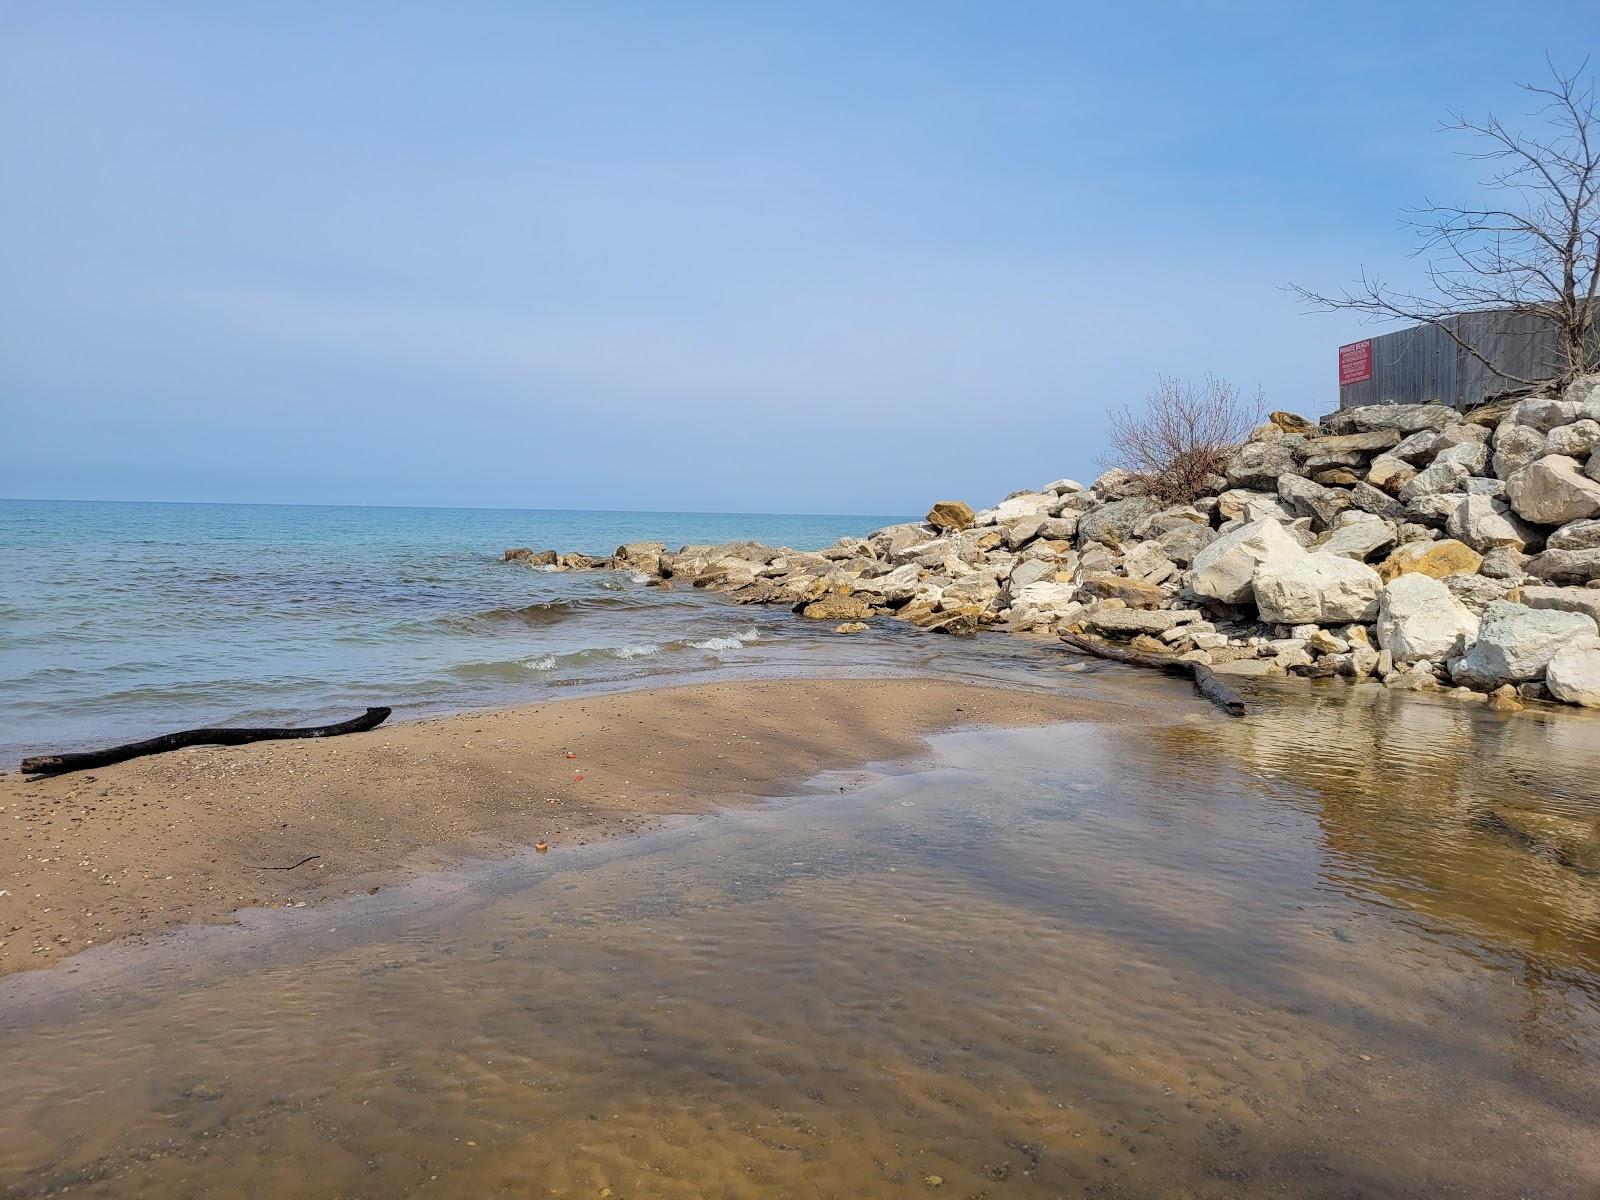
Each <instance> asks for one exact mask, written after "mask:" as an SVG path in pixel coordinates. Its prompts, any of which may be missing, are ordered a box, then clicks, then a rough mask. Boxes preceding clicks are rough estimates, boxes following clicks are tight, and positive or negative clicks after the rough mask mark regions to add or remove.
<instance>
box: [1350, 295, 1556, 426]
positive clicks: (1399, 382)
mask: <svg viewBox="0 0 1600 1200" xmlns="http://www.w3.org/2000/svg"><path fill="white" fill-rule="evenodd" d="M1451 329H1452V330H1453V331H1454V332H1455V333H1456V334H1457V336H1459V337H1461V338H1462V339H1463V340H1465V341H1467V342H1469V343H1470V344H1471V345H1473V346H1474V347H1476V348H1477V349H1478V350H1479V351H1480V352H1481V353H1483V354H1484V356H1485V357H1487V358H1488V359H1489V360H1490V361H1491V362H1493V363H1494V364H1495V365H1496V366H1497V367H1499V368H1500V369H1501V370H1502V371H1505V372H1508V373H1509V374H1511V375H1516V376H1521V377H1523V378H1525V379H1536V380H1537V379H1548V378H1552V377H1553V376H1555V375H1557V374H1559V368H1558V366H1557V354H1556V339H1555V335H1554V333H1553V332H1552V331H1551V329H1550V327H1549V325H1548V323H1546V322H1544V321H1542V320H1540V319H1539V318H1537V317H1531V316H1526V315H1522V314H1517V313H1510V312H1503V311H1492V312H1477V313H1465V314H1463V315H1462V316H1459V317H1455V318H1453V319H1452V324H1451ZM1525 390H1527V389H1526V386H1525V385H1522V384H1518V383H1515V382H1512V381H1510V380H1508V379H1506V378H1505V377H1504V376H1502V375H1499V374H1496V373H1495V372H1494V371H1492V370H1490V369H1489V367H1487V366H1485V365H1484V364H1483V363H1482V362H1480V361H1479V360H1478V359H1476V358H1474V357H1473V356H1472V355H1471V354H1469V353H1468V352H1467V351H1465V350H1463V349H1461V348H1460V347H1459V346H1458V345H1457V344H1456V342H1455V340H1454V339H1453V338H1451V337H1450V335H1449V334H1448V333H1446V332H1445V331H1444V330H1443V329H1439V328H1437V327H1436V326H1433V325H1415V326H1412V327H1411V328H1410V329H1400V330H1396V331H1395V332H1394V333H1386V334H1383V335H1382V336H1380V337H1375V338H1373V339H1372V378H1371V379H1367V380H1364V381H1362V382H1360V383H1351V384H1346V385H1345V386H1343V387H1341V388H1340V389H1339V407H1340V408H1353V407H1355V406H1356V405H1360V404H1394V403H1400V404H1425V403H1428V402H1429V401H1435V400H1437V401H1442V402H1443V403H1445V404H1452V405H1454V406H1455V407H1457V408H1470V407H1472V406H1473V405H1476V404H1482V403H1483V402H1484V401H1485V400H1490V399H1493V398H1494V397H1495V396H1497V395H1502V394H1504V393H1506V392H1517V391H1525Z"/></svg>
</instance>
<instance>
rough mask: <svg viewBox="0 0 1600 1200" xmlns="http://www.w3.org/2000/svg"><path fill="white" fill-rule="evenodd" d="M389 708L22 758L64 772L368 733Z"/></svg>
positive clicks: (27, 769)
mask: <svg viewBox="0 0 1600 1200" xmlns="http://www.w3.org/2000/svg"><path fill="white" fill-rule="evenodd" d="M393 711H394V710H393V709H389V708H369V709H367V711H366V712H365V713H363V714H362V715H361V716H359V717H352V718H351V719H350V720H348V721H340V722H338V723H337V724H334V725H302V726H298V727H297V726H282V725H273V726H266V727H264V728H257V729H229V728H226V727H223V728H215V729H185V730H183V731H182V732H181V733H165V734H162V735H161V736H160V737H153V738H146V739H145V740H144V741H142V742H128V743H127V744H126V745H122V746H112V747H111V748H109V749H107V750H84V751H80V752H77V753H72V754H38V755H35V756H34V757H32V758H25V759H23V760H22V771H23V773H24V774H27V775H64V774H66V773H67V772H68V771H85V770H88V769H89V768H90V767H105V766H110V765H111V764H112V763H119V762H127V761H128V759H130V758H143V757H144V756H145V755H147V754H164V753H165V752H166V751H168V750H182V749H183V748H184V747H185V746H242V745H244V744H245V743H246V742H271V741H280V740H283V739H286V738H325V737H338V736H339V735H340V734H341V733H365V732H366V731H367V730H369V729H376V728H377V727H378V726H379V725H382V724H383V723H384V722H385V721H386V720H388V719H389V714H390V713H391V712H393Z"/></svg>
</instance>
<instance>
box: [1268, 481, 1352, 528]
mask: <svg viewBox="0 0 1600 1200" xmlns="http://www.w3.org/2000/svg"><path fill="white" fill-rule="evenodd" d="M1278 499H1279V500H1280V501H1282V503H1283V504H1284V506H1285V507H1286V508H1288V510H1289V511H1290V512H1292V513H1293V514H1294V515H1295V516H1297V517H1310V518H1311V519H1312V520H1314V521H1315V522H1316V523H1317V524H1318V525H1319V526H1321V527H1322V528H1323V529H1331V528H1333V523H1334V520H1335V518H1337V517H1338V515H1339V514H1340V513H1342V512H1343V511H1344V510H1345V509H1347V508H1349V507H1350V497H1349V496H1348V495H1347V494H1346V493H1344V492H1342V491H1340V490H1339V489H1338V488H1328V487H1323V486H1322V485H1321V484H1317V483H1312V482H1311V481H1310V480H1309V479H1305V478H1302V477H1301V476H1299V475H1284V476H1281V477H1280V478H1279V480H1278Z"/></svg>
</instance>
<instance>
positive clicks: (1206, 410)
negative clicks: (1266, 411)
mask: <svg viewBox="0 0 1600 1200" xmlns="http://www.w3.org/2000/svg"><path fill="white" fill-rule="evenodd" d="M1261 408H1262V403H1261V395H1260V393H1259V391H1258V392H1257V394H1256V396H1255V399H1254V401H1253V402H1247V401H1244V400H1242V399H1240V396H1239V389H1238V388H1237V387H1235V386H1234V385H1233V384H1231V383H1228V382H1227V381H1226V380H1222V379H1218V378H1217V377H1216V376H1215V375H1207V376H1206V377H1205V381H1204V382H1203V383H1199V384H1195V383H1191V382H1188V381H1187V380H1179V379H1168V378H1167V377H1165V376H1162V377H1160V378H1159V379H1158V380H1157V383H1156V388H1155V391H1153V392H1151V393H1150V394H1149V395H1148V396H1147V397H1145V402H1144V407H1143V408H1141V409H1134V408H1133V407H1132V406H1130V405H1123V406H1122V408H1120V409H1117V410H1116V411H1114V412H1112V413H1111V414H1110V419H1111V428H1110V431H1109V434H1108V437H1107V439H1106V444H1107V449H1106V453H1105V454H1104V455H1103V456H1102V458H1101V460H1100V461H1101V465H1102V466H1107V467H1121V468H1123V469H1124V470H1127V471H1132V472H1133V473H1134V474H1136V475H1138V476H1139V477H1140V478H1141V479H1143V480H1144V484H1145V487H1146V489H1147V490H1148V491H1149V492H1150V494H1151V495H1153V496H1156V497H1157V498H1159V499H1161V500H1162V501H1164V502H1165V503H1168V504H1187V503H1188V502H1189V501H1191V500H1193V499H1195V498H1196V497H1197V496H1202V495H1205V494H1206V493H1207V492H1208V491H1209V490H1210V489H1209V488H1208V486H1207V484H1208V480H1209V479H1210V477H1211V476H1213V475H1219V474H1221V473H1222V471H1223V469H1224V467H1226V465H1227V461H1228V456H1229V454H1231V453H1232V452H1233V450H1234V449H1235V448H1236V447H1237V446H1238V445H1239V444H1240V443H1241V442H1243V441H1244V439H1245V438H1246V436H1248V434H1249V433H1250V429H1251V427H1252V426H1254V425H1255V423H1256V421H1258V420H1259V419H1260V416H1261Z"/></svg>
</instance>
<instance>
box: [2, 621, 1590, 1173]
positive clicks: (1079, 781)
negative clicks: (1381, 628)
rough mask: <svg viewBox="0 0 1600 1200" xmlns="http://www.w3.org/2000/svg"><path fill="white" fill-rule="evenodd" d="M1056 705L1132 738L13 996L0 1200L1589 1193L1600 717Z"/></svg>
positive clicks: (200, 947)
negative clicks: (1108, 717)
mask: <svg viewBox="0 0 1600 1200" xmlns="http://www.w3.org/2000/svg"><path fill="white" fill-rule="evenodd" d="M1001 640H1003V639H995V641H997V642H998V641H1001ZM967 645H968V646H969V647H972V646H973V644H972V643H968V644H967ZM977 649H978V650H979V651H980V652H981V653H986V652H987V651H986V650H984V649H983V642H982V640H980V643H978V644H977ZM994 669H996V670H1003V667H1002V666H996V667H995V668H994ZM1076 679H1077V681H1078V682H1077V685H1078V686H1081V687H1086V688H1090V689H1091V690H1092V689H1093V688H1094V687H1100V688H1102V689H1103V691H1104V694H1106V695H1107V696H1109V697H1115V698H1117V699H1121V700H1129V699H1140V700H1142V701H1143V702H1145V703H1146V705H1147V711H1148V712H1149V713H1150V720H1149V722H1148V724H1147V725H1146V726H1145V727H1143V728H1128V727H1098V726H1095V725H1090V724H1077V725H1069V726H1062V727H1056V728H1047V729H1039V730H1026V731H1016V732H1004V733H996V732H982V731H978V732H969V733H958V734H954V735H950V736H947V737H943V738H941V739H939V740H938V742H937V745H936V747H935V750H934V751H933V752H932V753H930V754H929V756H928V757H927V758H926V759H925V760H924V761H920V762H916V763H901V764H888V765H883V766H881V767H879V768H877V769H874V770H869V771H859V772H849V773H840V774H836V775H828V776H824V777H822V778H819V779H816V780H812V781H810V783H809V784H808V785H807V786H805V787H803V788H797V790H796V794H795V795H794V797H793V798H791V799H789V800H785V801H781V802H777V803H773V804H768V805H763V806H761V807H759V808H754V809H745V810H738V811H731V812H727V813H724V814H721V815H718V816H714V817H709V818H703V819H699V820H693V821H683V822H680V823H677V824H675V825H673V826H671V827H669V828H667V829H666V830H664V831H662V832H660V833H657V834H652V835H649V836H647V837H644V838H638V839H631V840H625V841H620V842H615V843H611V844H609V845H606V846H602V847H587V848H573V849H570V850H569V849H565V848H560V847H558V848H557V849H555V850H553V851H552V852H551V853H549V854H548V855H543V856H540V855H535V854H531V853H530V854H527V855H522V856H514V857H512V858H509V859H504V860H498V861H495V862H489V863H483V864H479V865H476V866H472V867H469V868H466V869H462V870H459V871H455V872H451V873H448V874H443V875H433V876H427V877H423V878H421V879H418V880H417V881H416V882H414V883H412V884H410V885H407V886H402V887H399V888H396V889H392V890H386V891H385V892H382V893H380V894H379V895H377V896H371V897H369V896H365V895H363V896H360V897H358V898H355V899H352V900H349V901H342V902H338V903H334V904H330V905H325V906H321V907H316V908H308V909H303V910H289V911H283V910H279V911H274V912H258V913H254V914H247V916H246V918H245V923H244V926H243V927H242V928H237V927H235V928H211V929H203V930H196V931H193V932H190V933H185V934H180V935H177V936H173V937H168V938H163V939H157V940H155V941H154V942H152V943H151V944H149V945H146V946H143V947H138V946H131V945H121V946H111V947H106V948H102V949H98V950H95V951H92V952H90V953H88V954H85V955H80V956H78V957H77V958H75V959H73V960H69V962H67V963H66V964H64V965H63V966H62V967H60V968H57V969H54V970H51V971H47V972H34V973H26V974H21V975H15V976H11V977H10V978H8V979H5V980H0V1027H3V1028H4V1029H5V1037H4V1038H3V1039H0V1078H3V1079H4V1080H5V1081H6V1087H5V1103H4V1104H3V1105H0V1196H3V1197H6V1198H8V1200H9V1198H21V1197H38V1196H52V1195H60V1194H68V1193H70V1194H72V1195H79V1196H96V1197H124V1196H152V1197H153V1196H160V1197H202V1196H204V1197H215V1196H230V1197H263V1198H266V1197H277V1196H285V1195H294V1196H299V1197H397V1196H417V1197H461V1198H467V1197H471V1198H473V1200H478V1198H482V1197H512V1196H515V1197H529V1196H558V1197H583V1198H588V1197H608V1196H609V1197H615V1198H618V1200H623V1198H630V1197H672V1198H680V1197H681V1198H689V1197H706V1196H715V1197H736V1198H743V1197H814V1196H820V1197H839V1198H854V1197H863V1196H885V1197H887V1196H900V1197H923V1198H926V1197H929V1196H935V1197H937V1196H946V1195H948V1196H956V1197H1023V1198H1029V1200H1031V1198H1033V1197H1059V1196H1071V1197H1137V1198H1141V1200H1145V1198H1154V1197H1183V1198H1223V1197H1226V1198H1230V1200H1234V1198H1237V1200H1243V1198H1246V1197H1249V1198H1252V1200H1253V1198H1256V1197H1263V1196H1282V1197H1305V1198H1317V1200H1331V1198H1335V1197H1337V1198H1342V1200H1358V1198H1373V1200H1376V1198H1379V1197H1383V1198H1389V1197H1417V1198H1419V1200H1420V1198H1424V1197H1427V1198H1432V1197H1443V1196H1449V1197H1458V1198H1461V1197H1466V1198H1485V1200H1488V1198H1494V1200H1504V1198H1507V1197H1530V1198H1531V1197H1537V1198H1539V1200H1568V1198H1570V1200H1593V1197H1595V1196H1596V1195H1600V1087H1597V1086H1596V1079H1597V1078H1600V860H1595V859H1592V858H1589V857H1585V855H1586V854H1587V853H1588V852H1589V851H1592V850H1593V848H1594V846H1595V845H1596V844H1597V842H1596V841H1595V840H1594V839H1595V835H1596V833H1597V831H1600V803H1597V801H1596V798H1595V792H1594V788H1593V780H1594V778H1595V776H1596V771H1597V768H1600V751H1597V740H1596V736H1595V726H1594V723H1593V719H1592V718H1591V717H1586V716H1585V715H1583V714H1573V713H1566V712H1556V711H1543V710H1530V711H1529V712H1526V713H1520V714H1513V715H1510V716H1500V715H1497V714H1493V713H1490V712H1488V711H1486V710H1485V708H1484V707H1483V706H1481V705H1476V706H1475V705H1465V704H1462V703H1460V702H1458V701H1455V700H1453V699H1450V698H1447V697H1430V696H1409V695H1395V694H1392V693H1388V692H1386V691H1384V690H1383V689H1381V688H1376V689H1373V688H1366V689H1356V688H1351V687H1348V686H1344V685H1333V684H1330V685H1326V686H1320V687H1318V686H1304V685H1283V686H1281V687H1274V686H1272V685H1270V684H1267V683H1263V682H1258V681H1251V683H1250V687H1251V690H1252V696H1253V698H1254V699H1255V700H1256V701H1257V702H1258V711H1257V713H1256V714H1255V715H1252V716H1251V717H1249V718H1247V719H1245V720H1228V719H1225V718H1222V717H1219V716H1216V715H1214V714H1213V713H1212V712H1210V711H1209V710H1207V709H1205V708H1204V707H1203V706H1202V705H1199V704H1197V703H1195V702H1193V701H1192V700H1191V699H1190V698H1189V697H1188V696H1187V694H1186V692H1185V691H1184V690H1183V689H1182V688H1181V687H1180V686H1179V685H1177V684H1172V683H1168V682H1166V681H1164V680H1155V679H1147V678H1144V677H1142V676H1141V675H1139V674H1132V673H1129V672H1126V671H1125V670H1123V669H1121V668H1116V667H1106V668H1103V669H1102V668H1097V669H1096V670H1095V671H1094V672H1092V673H1090V674H1088V675H1082V676H1078V677H1076ZM1018 681H1021V680H1020V679H1019V680H1018ZM841 789H844V790H843V791H841ZM1512 830H1522V831H1523V832H1522V833H1521V834H1520V835H1513V834H1512V833H1511V832H1510V831H1512ZM1530 831H1531V832H1530ZM1586 838H1587V839H1588V840H1586ZM1586 846H1587V847H1588V850H1587V851H1586V850H1585V847H1586Z"/></svg>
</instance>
